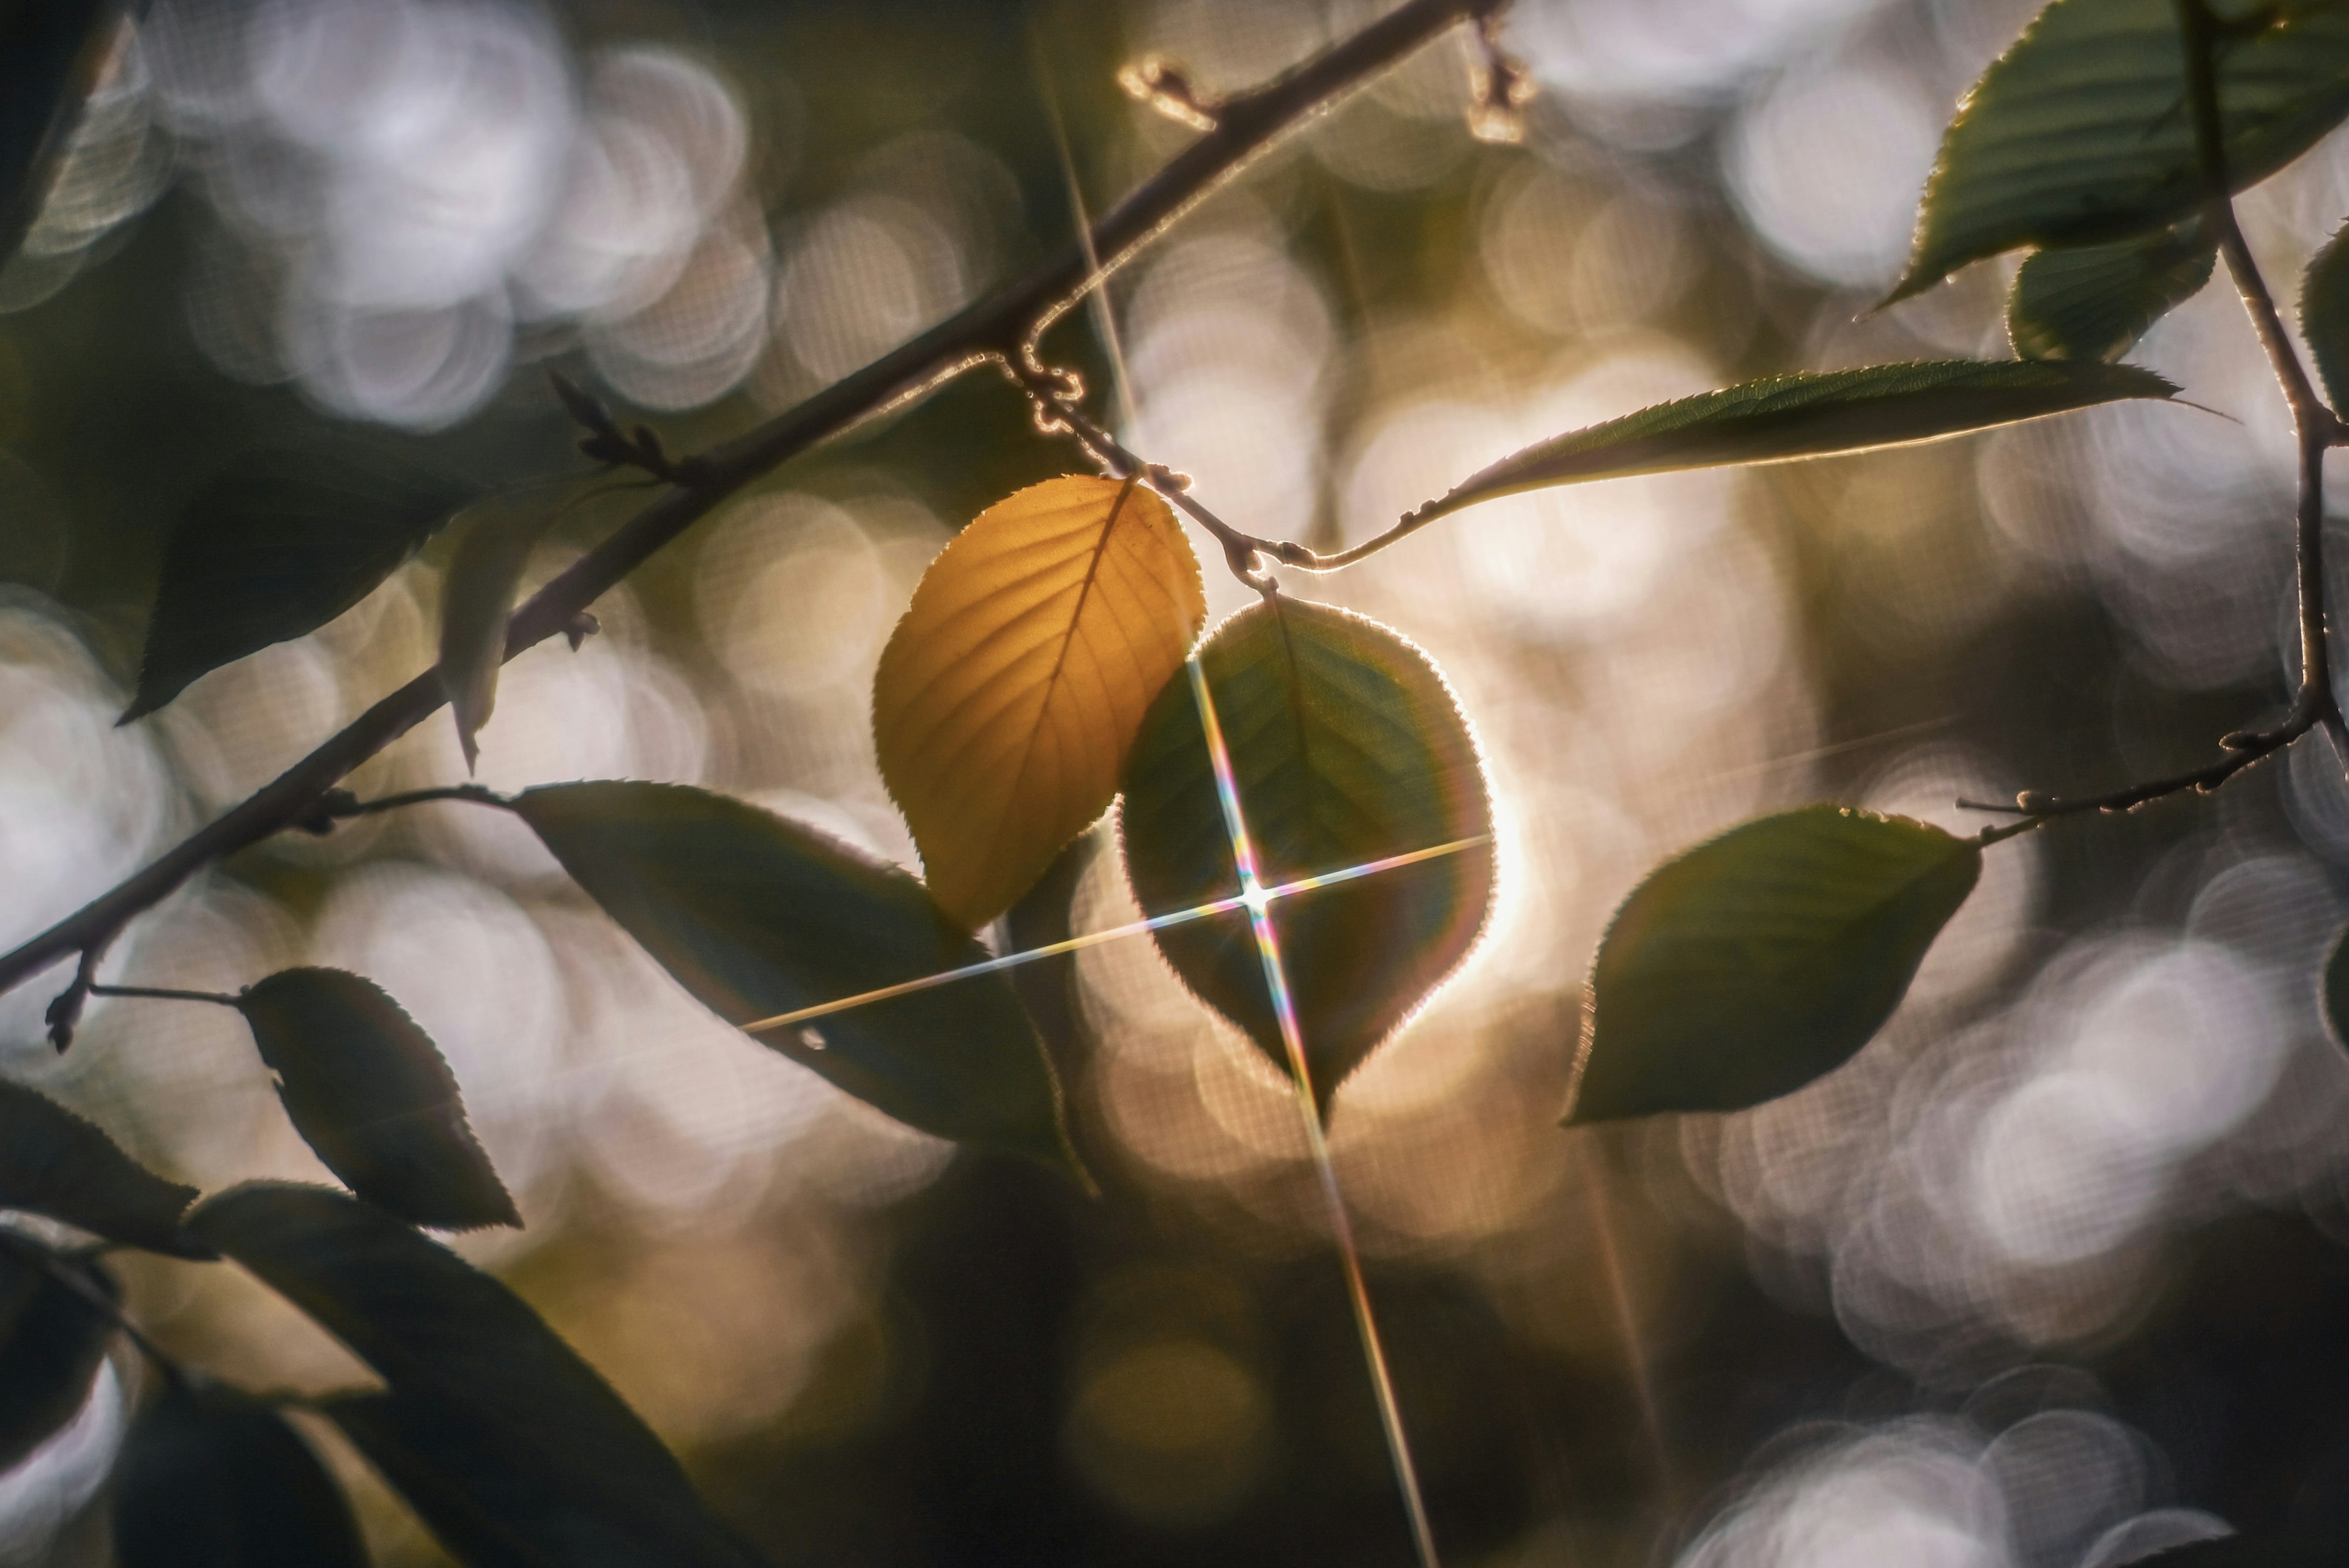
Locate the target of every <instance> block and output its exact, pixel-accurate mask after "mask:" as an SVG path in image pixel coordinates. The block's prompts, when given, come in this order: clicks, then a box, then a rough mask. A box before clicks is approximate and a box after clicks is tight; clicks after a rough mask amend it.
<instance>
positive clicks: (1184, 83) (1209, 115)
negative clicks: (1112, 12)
mask: <svg viewBox="0 0 2349 1568" xmlns="http://www.w3.org/2000/svg"><path fill="white" fill-rule="evenodd" d="M1117 85H1118V86H1119V87H1121V88H1124V89H1125V96H1126V97H1128V98H1132V99H1133V100H1134V101H1135V102H1136V103H1144V104H1148V105H1149V106H1150V107H1151V108H1154V109H1156V110H1157V111H1158V112H1159V113H1160V114H1163V115H1164V116H1165V117H1166V118H1167V119H1171V120H1173V121H1174V122H1175V123H1176V124H1178V125H1187V126H1189V127H1190V128H1191V129H1193V130H1201V131H1206V130H1213V129H1216V118H1217V116H1218V114H1219V113H1220V111H1221V110H1222V108H1223V100H1222V99H1221V98H1216V97H1215V96H1214V95H1213V94H1211V93H1206V92H1202V91H1200V90H1199V87H1198V84H1197V83H1195V82H1194V81H1193V80H1192V79H1191V73H1190V72H1189V71H1188V70H1186V69H1185V68H1184V67H1183V65H1182V63H1181V62H1180V61H1178V60H1175V59H1173V58H1171V57H1167V56H1165V55H1144V56H1143V57H1142V58H1140V59H1138V60H1133V61H1131V62H1129V63H1128V64H1126V65H1123V66H1121V67H1118V72H1117Z"/></svg>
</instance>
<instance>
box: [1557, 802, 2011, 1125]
mask: <svg viewBox="0 0 2349 1568" xmlns="http://www.w3.org/2000/svg"><path fill="white" fill-rule="evenodd" d="M1981 874H1982V850H1981V848H1980V847H1979V846H1978V845H1976V844H1974V843H1973V842H1971V841H1969V840H1965V839H1956V838H1951V836H1950V835H1949V834H1947V833H1945V832H1943V831H1941V830H1940V829H1939V828H1935V827H1931V826H1929V825H1927V824H1925V823H1922V822H1913V821H1910V820H1908V819H1906V818H1902V817H1878V816H1876V815H1873V814H1871V813H1869V812H1865V811H1855V810H1847V809H1845V808H1841V807H1836V806H1809V807H1806V808H1804V809H1803V810H1797V811H1786V812H1782V813H1780V814H1779V815H1777V816H1775V817H1764V818H1763V819H1762V820H1759V821H1754V822H1747V823H1745V824H1744V826H1742V827H1737V828H1733V829H1731V830H1729V831H1728V832H1726V833H1723V834H1722V835H1721V837H1719V838H1717V839H1714V840H1712V841H1710V842H1707V843H1702V844H1699V845H1698V846H1697V847H1696V848H1695V849H1692V850H1691V851H1688V852H1687V853H1685V854H1682V855H1681V856H1680V857H1679V858H1678V859H1676V860H1671V861H1666V862H1665V863H1664V864H1663V865H1661V866H1660V867H1658V868H1657V869H1656V870H1654V871H1652V872H1649V873H1648V878H1647V880H1646V881H1645V882H1641V883H1640V885H1639V887H1638V888H1636V889H1634V890H1633V892H1632V893H1631V896H1630V898H1628V899H1626V900H1625V901H1624V903H1623V906H1622V908H1620V909H1619V910H1618V911H1616V913H1615V919H1614V922H1613V923H1612V924H1611V925H1609V928H1608V931H1607V937H1606V940H1605V941H1604V942H1602V943H1601V944H1599V957H1598V960H1597V962H1596V963H1595V964H1594V965H1592V968H1591V974H1590V988H1589V994H1588V998H1587V1000H1586V1002H1585V1006H1584V1012H1583V1030H1582V1045H1581V1052H1580V1059H1579V1061H1578V1064H1577V1068H1576V1074H1575V1078H1576V1082H1575V1089H1574V1097H1573V1100H1572V1103H1571V1106H1570V1109H1569V1111H1568V1116H1567V1124H1568V1126H1580V1125H1582V1124H1584V1123H1586V1122H1593V1121H1610V1120H1614V1119H1618V1118H1621V1117H1629V1116H1648V1115H1652V1114H1654V1113H1655V1112H1658V1111H1667V1110H1739V1109H1744V1108H1745V1107H1747V1106H1751V1105H1759V1104H1761V1103H1762V1102H1763V1101H1764V1100H1768V1099H1776V1098H1777V1097H1778V1096H1780V1095H1783V1094H1787V1093H1790V1092H1792V1091H1793V1090H1795V1089H1797V1088H1802V1087H1803V1085H1805V1084H1806V1083H1809V1082H1810V1081H1811V1080H1812V1079H1813V1078H1818V1077H1820V1076H1821V1075H1822V1074H1825V1073H1827V1072H1830V1071H1832V1070H1833V1069H1834V1068H1838V1067H1840V1066H1842V1065H1843V1064H1844V1063H1845V1062H1847V1061H1848V1060H1850V1059H1851V1057H1852V1056H1853V1054H1854V1053H1856V1052H1857V1050H1858V1049H1859V1048H1860V1047H1862V1046H1864V1045H1866V1044H1867V1043H1868V1038H1869V1037H1871V1036H1873V1035H1874V1034H1875V1033H1876V1031H1877V1029H1878V1027H1880V1026H1882V1025H1883V1023H1884V1020H1885V1019H1886V1018H1888V1017H1889V1016H1891V1014H1892V1009H1893V1008H1894V1007H1895V1006H1898V1005H1899V1001H1900V997H1901V995H1902V994H1903V993H1905V992H1906V991H1907V990H1908V989H1909V980H1910V979H1912V978H1913V977H1914V976H1915V975H1916V973H1917V966H1918V965H1920V964H1921V963H1923V962H1924V958H1925V952H1926V949H1928V948H1929V947H1930V946H1931V945H1932V944H1933V938H1934V937H1935V936H1936V935H1938V934H1940V929H1941V927H1942V926H1943V925H1944V924H1945V923H1947V922H1948V921H1949V918H1950V916H1951V915H1952V914H1954V913H1957V910H1958V906H1959V905H1960V904H1961V903H1964V902H1965V899H1966V895H1967V894H1968V893H1970V892H1972V891H1973V886H1974V880H1975V879H1976V878H1977V877H1978V876H1980V875H1981Z"/></svg>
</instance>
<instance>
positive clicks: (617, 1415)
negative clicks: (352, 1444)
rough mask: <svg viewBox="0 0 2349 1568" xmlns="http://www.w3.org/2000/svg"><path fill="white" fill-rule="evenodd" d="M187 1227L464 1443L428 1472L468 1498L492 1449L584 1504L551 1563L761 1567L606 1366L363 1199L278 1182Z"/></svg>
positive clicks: (202, 1212)
mask: <svg viewBox="0 0 2349 1568" xmlns="http://www.w3.org/2000/svg"><path fill="white" fill-rule="evenodd" d="M188 1223H189V1226H190V1228H191V1230H193V1231H194V1232H195V1233H196V1234H197V1235H199V1236H200V1237H202V1239H203V1240H204V1241H206V1242H209V1243H212V1245H213V1246H215V1247H218V1248H219V1249H220V1250H221V1252H222V1253H225V1254H227V1255H228V1256H229V1257H232V1258H233V1259H235V1260H236V1261H237V1262H238V1263H240V1264H243V1265H244V1266H245V1267H246V1268H248V1269H250V1270H251V1271H252V1272H253V1273H254V1274H257V1275H259V1276H260V1278H261V1280H262V1282H263V1283H264V1284H267V1285H268V1286H270V1288H272V1289H273V1290H274V1291H276V1292H277V1293H278V1294H279V1295H283V1296H285V1298H286V1299H287V1300H288V1301H290V1302H292V1303H293V1304H294V1305H295V1306H298V1307H300V1308H301V1309H302V1310H303V1311H304V1312H305V1313H307V1314H308V1315H310V1316H311V1317H313V1318H315V1319H316V1320H317V1321H318V1323H319V1324H320V1325H321V1326H324V1327H325V1328H326V1330H327V1331H328V1332H329V1333H331V1334H333V1335H334V1336H335V1337H336V1338H337V1339H340V1340H341V1341H342V1342H343V1343H344V1344H345V1345H347V1346H350V1348H351V1349H352V1351H354V1352H355V1353H356V1354H357V1356H358V1357H360V1359H362V1360H364V1361H365V1362H367V1365H368V1366H370V1367H374V1368H375V1370H376V1371H377V1372H378V1373H379V1374H380V1375H381V1376H382V1377H383V1378H384V1380H385V1381H386V1382H387V1383H388V1384H389V1385H390V1386H391V1388H392V1392H393V1394H394V1395H395V1396H396V1397H397V1398H399V1399H400V1400H402V1401H404V1402H412V1403H413V1404H414V1405H415V1406H417V1407H419V1408H423V1409H425V1410H427V1411H429V1413H430V1414H429V1419H430V1420H431V1421H432V1422H433V1423H435V1424H436V1426H437V1427H438V1428H439V1429H445V1430H447V1431H449V1432H451V1433H455V1434H459V1438H458V1441H457V1444H456V1446H455V1447H454V1449H439V1448H434V1449H430V1450H429V1451H427V1452H425V1453H423V1454H422V1455H420V1456H419V1461H418V1462H419V1463H420V1464H423V1465H427V1466H429V1467H430V1468H431V1470H434V1471H435V1472H437V1473H439V1474H440V1476H441V1478H442V1479H443V1480H444V1482H445V1483H446V1484H449V1485H452V1486H457V1487H462V1485H463V1484H464V1480H463V1477H462V1476H461V1474H455V1473H453V1470H452V1467H454V1468H461V1467H462V1466H463V1465H464V1464H465V1463H466V1462H467V1461H468V1460H469V1459H470V1457H471V1454H472V1453H474V1452H476V1451H490V1452H494V1453H496V1454H498V1455H499V1456H500V1457H501V1461H502V1462H503V1463H507V1464H511V1465H512V1466H515V1467H518V1468H519V1469H521V1470H523V1471H525V1472H526V1473H528V1474H529V1475H531V1476H532V1477H533V1478H535V1480H536V1481H537V1483H538V1484H540V1485H542V1486H543V1487H544V1488H546V1489H547V1490H548V1491H549V1492H550V1493H551V1494H554V1495H559V1496H562V1497H564V1498H566V1499H569V1500H570V1501H571V1503H572V1506H573V1508H574V1511H575V1517H574V1519H572V1520H571V1521H570V1522H569V1526H568V1529H569V1533H567V1534H562V1535H558V1536H555V1537H554V1538H553V1539H554V1541H555V1543H556V1546H557V1549H558V1550H557V1552H556V1553H555V1554H554V1556H553V1557H552V1559H551V1560H554V1561H561V1562H564V1563H572V1562H577V1563H616V1562H622V1561H626V1562H636V1563H665V1564H667V1563H673V1564H678V1565H681V1568H703V1565H717V1568H743V1564H744V1563H746V1562H748V1561H749V1560H748V1559H747V1558H746V1557H745V1556H744V1555H743V1553H742V1552H741V1550H740V1547H739V1546H738V1545H737V1544H736V1543H735V1542H734V1541H733V1539H732V1538H731V1536H730V1533H729V1532H727V1530H726V1528H725V1527H724V1526H723V1525H721V1524H720V1523H719V1522H718V1521H717V1520H716V1519H715V1518H713V1517H712V1516H711V1515H710V1513H709V1511H708V1510H707V1509H706V1508H705V1507H704V1506H703V1504H702V1502H701V1500H700V1499H699V1498H698V1496H696V1495H695V1493H694V1491H693V1487H692V1483H690V1482H689V1481H688V1480H686V1476H685V1471H684V1470H682V1469H681V1468H679V1466H678V1462H677V1460H676V1459H675V1458H674V1457H672V1456H671V1455H670V1453H669V1451H668V1450H667V1449H665V1448H663V1447H662V1446H661V1443H660V1439H657V1438H656V1437H654V1436H653V1434H652V1432H651V1430H650V1429H648V1428H647V1427H646V1426H645V1424H644V1422H643V1421H642V1420H641V1419H639V1418H637V1416H636V1412H635V1411H633V1410H631V1409H629V1408H628V1407H627V1405H626V1403H624V1402H623V1401H622V1400H621V1398H620V1397H619V1396H618V1395H617V1394H615V1393H614V1392H613V1391H612V1389H611V1387H609V1385H607V1384H605V1381H604V1379H603V1378H602V1377H598V1376H597V1375H596V1373H595V1368H594V1367H590V1366H588V1365H587V1363H586V1362H585V1361H583V1360H581V1359H580V1358H579V1357H578V1355H577V1354H576V1353H575V1352H574V1351H573V1350H572V1349H571V1347H570V1346H567V1345H565V1344H564V1343H563V1341H562V1340H560V1339H559V1338H557V1337H556V1336H554V1331H553V1330H551V1329H549V1328H548V1327H547V1326H546V1325H545V1324H544V1323H543V1322H541V1321H540V1319H539V1316H538V1315H537V1314H536V1313H534V1312H533V1311H532V1310H531V1309H530V1308H529V1306H527V1305H524V1304H523V1301H522V1299H521V1298H520V1297H518V1296H516V1295H513V1293H512V1292H511V1291H509V1290H507V1289H506V1287H505V1286H503V1285H502V1284H499V1283H498V1282H497V1281H495V1280H493V1279H492V1278H491V1277H490V1276H489V1275H487V1274H483V1273H481V1271H480V1270H478V1269H476V1268H474V1267H473V1266H472V1265H471V1264H468V1263H466V1262H464V1260H462V1259H461V1258H459V1257H458V1256H457V1255H456V1254H455V1253H451V1252H450V1251H449V1250H448V1249H447V1248H446V1247H443V1246H441V1245H440V1243H437V1242H434V1241H431V1240H430V1239H429V1238H427V1237H426V1236H424V1235H423V1234H421V1233H419V1232H416V1231H413V1230H410V1229H409V1227H408V1226H406V1225H404V1224H402V1223H400V1222H398V1220H395V1219H393V1218H392V1217H391V1216H389V1215H388V1214H386V1213H384V1212H382V1211H380V1210H378V1209H375V1208H373V1207H370V1206H369V1205H367V1204H366V1203H362V1202H358V1201H357V1199H354V1198H347V1197H345V1196H344V1195H342V1194H341V1193H339V1192H333V1191H327V1190H326V1189H325V1188H321V1187H300V1186H291V1185H285V1184H281V1183H275V1182H253V1183H249V1184H247V1185H245V1186H243V1187H237V1188H233V1189H232V1190H230V1191H226V1192H223V1193H222V1194H221V1195H220V1196H218V1197H216V1198H213V1199H212V1200H210V1201H208V1202H205V1203H203V1204H202V1205H201V1206H200V1207H198V1209H197V1210H196V1212H195V1213H194V1215H193V1216H192V1217H191V1219H190V1220H189V1222H188ZM393 1479H394V1480H397V1479H398V1477H397V1476H395V1477H394V1478H393ZM561 1524H562V1522H560V1521H556V1522H550V1524H549V1528H550V1529H555V1528H557V1527H558V1526H559V1525H561ZM563 1553H570V1554H569V1555H564V1554H563Z"/></svg>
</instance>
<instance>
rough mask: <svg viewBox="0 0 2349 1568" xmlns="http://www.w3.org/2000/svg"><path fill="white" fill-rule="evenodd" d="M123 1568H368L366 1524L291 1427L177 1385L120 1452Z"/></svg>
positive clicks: (117, 1512) (220, 1396)
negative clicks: (363, 1539)
mask: <svg viewBox="0 0 2349 1568" xmlns="http://www.w3.org/2000/svg"><path fill="white" fill-rule="evenodd" d="M114 1551H115V1559H116V1562H117V1563H119V1565H120V1568H364V1565H365V1563H367V1551H366V1548H365V1547H364V1546H363V1545H362V1544H361V1543H360V1541H359V1531H358V1522H357V1520H355V1519H353V1518H352V1517H351V1505H350V1503H349V1501H347V1500H346V1499H345V1498H344V1496H343V1492H342V1488H340V1487H339V1486H336V1484H335V1480H334V1478H333V1477H332V1476H330V1475H328V1474H327V1473H326V1467H324V1466H323V1465H321V1464H320V1463H319V1462H318V1459H317V1456H316V1455H315V1454H313V1453H312V1452H311V1451H310V1449H309V1445H308V1444H306V1443H305V1442H304V1441H303V1440H302V1439H301V1438H300V1437H299V1436H297V1435H296V1434H295V1431H294V1429H292V1428H291V1427H289V1426H287V1425H286V1424H285V1418H283V1417H282V1416H280V1415H278V1414H277V1412H276V1411H274V1410H273V1409H271V1408H269V1407H267V1406H266V1405H264V1404H261V1403H260V1402H259V1401H257V1400H254V1399H252V1398H247V1397H245V1396H244V1395H242V1394H239V1393H237V1392H235V1391H234V1390H233V1389H230V1388H224V1387H220V1386H218V1385H212V1384H207V1385H204V1386H202V1387H191V1386H189V1385H187V1384H184V1383H180V1384H171V1385H167V1386H166V1387H165V1388H164V1390H163V1395H162V1397H161V1398H159V1399H157V1400H156V1401H155V1403H154V1404H153V1405H152V1406H150V1408H148V1409H147V1411H146V1413H145V1414H143V1415H141V1416H140V1418H139V1419H138V1421H137V1423H136V1424H134V1425H133V1426H132V1427H131V1429H130V1435H129V1437H128V1438H127V1439H125V1440H124V1442H123V1445H122V1457H121V1459H120V1460H119V1461H118V1462H117V1465H116V1470H115V1478H114Z"/></svg>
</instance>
